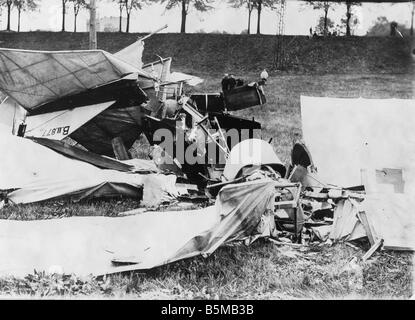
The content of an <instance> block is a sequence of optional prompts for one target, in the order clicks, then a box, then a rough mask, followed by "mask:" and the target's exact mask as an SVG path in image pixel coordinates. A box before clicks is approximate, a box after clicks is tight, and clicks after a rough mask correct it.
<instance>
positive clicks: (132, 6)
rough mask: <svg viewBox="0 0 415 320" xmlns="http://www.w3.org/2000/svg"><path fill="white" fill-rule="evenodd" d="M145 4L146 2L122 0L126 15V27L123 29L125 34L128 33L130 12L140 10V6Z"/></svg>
mask: <svg viewBox="0 0 415 320" xmlns="http://www.w3.org/2000/svg"><path fill="white" fill-rule="evenodd" d="M146 2H147V1H146V0H124V6H125V11H126V14H127V26H126V28H125V32H127V33H128V32H130V16H131V11H133V10H140V9H141V8H142V4H144V3H146Z"/></svg>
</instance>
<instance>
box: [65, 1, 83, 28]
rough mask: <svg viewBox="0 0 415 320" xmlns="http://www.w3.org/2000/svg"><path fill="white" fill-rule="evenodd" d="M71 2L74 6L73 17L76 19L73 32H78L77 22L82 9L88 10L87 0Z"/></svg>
mask: <svg viewBox="0 0 415 320" xmlns="http://www.w3.org/2000/svg"><path fill="white" fill-rule="evenodd" d="M69 1H70V2H72V4H73V17H74V21H73V32H76V22H77V19H78V14H79V11H80V10H81V9H82V8H87V7H88V4H87V3H86V1H85V0H69Z"/></svg>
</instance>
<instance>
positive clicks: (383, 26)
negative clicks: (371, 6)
mask: <svg viewBox="0 0 415 320" xmlns="http://www.w3.org/2000/svg"><path fill="white" fill-rule="evenodd" d="M389 29H390V22H389V20H388V18H386V17H384V16H382V17H378V18H377V19H376V21H375V23H374V24H373V26H371V27H370V28H369V30H368V31H367V33H366V35H368V36H387V35H388V34H389Z"/></svg>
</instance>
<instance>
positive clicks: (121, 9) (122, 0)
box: [115, 0, 124, 32]
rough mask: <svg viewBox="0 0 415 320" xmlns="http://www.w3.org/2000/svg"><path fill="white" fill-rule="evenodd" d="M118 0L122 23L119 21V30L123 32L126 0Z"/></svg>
mask: <svg viewBox="0 0 415 320" xmlns="http://www.w3.org/2000/svg"><path fill="white" fill-rule="evenodd" d="M115 1H117V2H118V8H119V11H120V23H119V28H118V31H119V32H122V12H123V11H124V0H115Z"/></svg>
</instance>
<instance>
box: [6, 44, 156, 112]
mask: <svg viewBox="0 0 415 320" xmlns="http://www.w3.org/2000/svg"><path fill="white" fill-rule="evenodd" d="M133 72H134V73H138V74H139V75H141V76H144V77H148V78H151V76H149V75H148V74H146V73H145V72H143V71H140V70H139V69H137V68H135V67H134V66H132V65H130V64H127V63H125V62H123V61H121V60H119V59H117V58H116V57H114V56H113V55H111V54H110V53H108V52H105V51H102V50H84V51H28V50H14V49H0V90H2V91H4V92H5V93H6V94H7V95H9V96H10V97H11V98H13V99H14V100H15V101H17V102H18V103H19V104H20V105H21V106H22V107H24V108H25V109H26V110H28V111H29V112H30V111H33V110H35V109H36V107H37V106H39V105H42V104H44V103H47V102H51V101H53V100H56V99H59V98H61V97H64V96H68V95H73V94H76V93H79V92H82V91H85V90H87V89H92V88H95V87H97V86H101V85H103V84H106V83H109V82H112V81H116V80H119V79H121V78H122V77H123V76H125V75H127V74H130V73H133Z"/></svg>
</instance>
